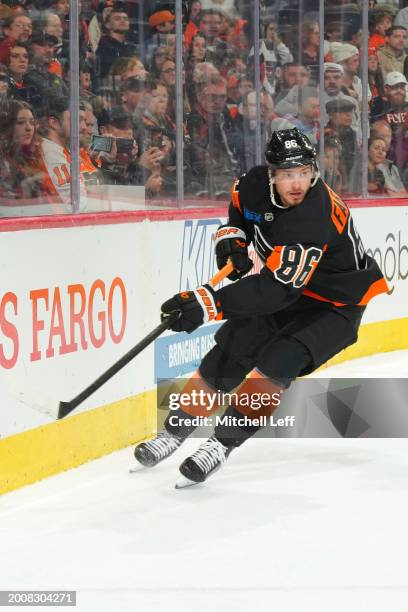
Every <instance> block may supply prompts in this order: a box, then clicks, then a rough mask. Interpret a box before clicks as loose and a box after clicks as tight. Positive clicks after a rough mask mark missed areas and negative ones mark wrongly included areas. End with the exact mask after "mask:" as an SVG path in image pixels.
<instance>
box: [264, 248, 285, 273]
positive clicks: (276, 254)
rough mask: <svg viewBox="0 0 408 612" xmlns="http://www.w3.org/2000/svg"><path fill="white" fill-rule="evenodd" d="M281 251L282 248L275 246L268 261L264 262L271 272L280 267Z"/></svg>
mask: <svg viewBox="0 0 408 612" xmlns="http://www.w3.org/2000/svg"><path fill="white" fill-rule="evenodd" d="M282 249H283V247H281V246H276V247H275V248H274V249H273V251H272V253H271V254H270V255H269V257H268V259H267V260H266V267H267V268H269V269H270V270H271V271H272V272H275V270H277V269H278V268H279V266H280V265H281V253H282Z"/></svg>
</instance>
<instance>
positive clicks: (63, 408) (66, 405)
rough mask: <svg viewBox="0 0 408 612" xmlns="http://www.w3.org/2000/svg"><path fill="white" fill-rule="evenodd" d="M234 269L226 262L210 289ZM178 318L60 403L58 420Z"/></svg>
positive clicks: (165, 323) (176, 314) (170, 318)
mask: <svg viewBox="0 0 408 612" xmlns="http://www.w3.org/2000/svg"><path fill="white" fill-rule="evenodd" d="M233 269H234V266H233V265H232V262H230V261H228V263H227V264H226V265H225V266H224V267H223V268H221V270H219V271H218V272H217V273H216V274H215V275H214V276H213V277H212V278H211V279H210V280H209V281H208V282H209V284H210V285H211V286H212V287H216V286H217V285H218V284H219V283H220V282H221V281H222V280H224V278H226V277H227V276H228V274H230V273H231V272H232V271H233ZM179 316H180V313H179V312H174V313H171V314H170V315H168V316H167V317H166V318H165V319H164V320H163V321H162V322H161V323H160V325H158V326H157V327H155V328H154V329H153V331H151V332H150V334H147V336H145V337H144V338H143V340H141V341H140V342H138V343H137V344H136V346H134V347H133V348H132V349H130V351H128V352H127V353H126V354H125V355H123V357H121V358H120V359H119V360H118V361H117V362H116V363H114V364H113V365H112V366H111V367H110V368H108V369H107V370H106V371H105V372H104V373H103V374H101V375H100V376H99V377H98V378H97V379H96V380H94V382H93V383H91V384H90V385H89V386H88V387H86V389H84V390H83V391H81V393H78V395H76V396H75V397H74V398H73V399H72V400H70V401H69V402H60V403H59V408H58V418H59V419H62V418H63V417H65V416H67V415H68V414H69V413H70V412H72V411H73V410H75V408H76V407H77V406H79V404H82V402H83V401H84V400H86V399H87V398H88V397H89V396H90V395H92V393H94V392H95V391H96V390H97V389H99V387H102V385H104V384H105V383H106V382H107V381H108V380H109V379H110V378H112V376H114V375H115V374H117V372H119V371H120V370H121V369H122V368H124V367H125V365H127V364H128V363H129V361H132V359H133V358H134V357H136V355H139V353H141V352H142V351H143V350H144V349H145V348H146V347H147V346H149V344H151V343H152V342H153V341H154V340H156V338H158V337H159V336H161V334H162V333H163V332H164V331H166V329H169V328H170V327H171V326H172V324H173V323H174V322H175V321H176V320H177V319H178V317H179Z"/></svg>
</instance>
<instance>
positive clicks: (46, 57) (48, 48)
mask: <svg viewBox="0 0 408 612" xmlns="http://www.w3.org/2000/svg"><path fill="white" fill-rule="evenodd" d="M57 44H58V39H57V38H56V37H55V36H51V35H50V34H46V33H44V32H41V31H37V32H34V33H33V36H32V38H31V46H30V66H29V70H28V72H27V74H26V77H25V83H26V87H27V88H28V89H30V92H31V93H30V96H31V104H33V105H34V107H36V108H39V107H40V106H41V105H43V104H44V101H45V100H46V99H47V98H48V97H49V96H59V97H62V98H66V97H68V95H69V92H68V87H67V85H66V84H65V82H64V81H63V79H61V78H60V77H59V76H58V75H57V74H55V73H51V72H49V64H50V62H51V60H52V59H53V57H54V47H55V45H57Z"/></svg>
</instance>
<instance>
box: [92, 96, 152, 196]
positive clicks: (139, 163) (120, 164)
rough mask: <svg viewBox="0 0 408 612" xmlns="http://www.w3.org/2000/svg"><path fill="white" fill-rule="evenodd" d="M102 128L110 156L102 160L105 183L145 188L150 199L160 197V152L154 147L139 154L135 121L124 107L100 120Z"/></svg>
mask: <svg viewBox="0 0 408 612" xmlns="http://www.w3.org/2000/svg"><path fill="white" fill-rule="evenodd" d="M99 128H100V133H101V135H102V136H105V137H106V138H107V139H108V141H107V146H104V148H105V150H106V152H108V153H109V155H104V156H101V159H100V161H101V170H102V172H103V174H104V180H105V182H107V183H109V184H112V185H144V186H145V189H146V197H153V196H155V195H157V194H158V193H159V192H160V190H161V187H162V178H161V168H160V161H161V159H162V152H161V151H160V149H158V148H156V147H151V148H150V149H148V150H146V151H144V152H143V153H142V154H141V155H139V147H138V144H137V141H136V139H135V138H134V134H133V126H132V122H131V119H130V118H129V115H128V114H127V113H126V112H125V111H124V110H123V108H121V107H115V108H113V109H112V111H110V112H105V113H104V114H103V116H102V117H100V118H99ZM91 146H92V145H91Z"/></svg>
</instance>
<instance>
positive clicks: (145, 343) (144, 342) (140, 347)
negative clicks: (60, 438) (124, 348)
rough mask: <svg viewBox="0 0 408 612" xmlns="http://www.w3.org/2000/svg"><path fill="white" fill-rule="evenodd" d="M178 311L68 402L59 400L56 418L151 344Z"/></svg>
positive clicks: (168, 325) (70, 409)
mask: <svg viewBox="0 0 408 612" xmlns="http://www.w3.org/2000/svg"><path fill="white" fill-rule="evenodd" d="M178 316H179V315H178V313H174V314H171V315H169V316H168V317H167V318H166V319H165V320H164V321H163V322H162V323H160V325H158V326H157V327H155V328H154V329H153V330H152V331H151V332H150V333H149V334H148V335H147V336H145V337H144V338H143V340H141V341H140V342H139V343H138V344H136V346H134V347H133V348H132V349H130V351H128V352H127V353H126V354H125V355H123V357H121V358H120V359H119V360H118V361H117V362H116V363H114V364H113V365H112V366H111V367H110V368H108V369H107V370H106V371H105V372H104V373H103V374H101V375H100V376H99V377H98V378H97V379H96V380H94V382H93V383H91V384H90V385H89V386H88V387H87V388H86V389H84V390H83V391H81V393H78V395H77V396H76V397H74V398H73V399H72V400H71V401H69V402H60V403H59V410H58V418H59V419H62V418H63V417H65V416H67V414H69V413H70V412H72V411H73V410H75V408H76V407H77V406H79V404H81V403H82V402H83V401H84V400H86V399H87V398H88V397H89V396H90V395H92V393H94V392H95V391H96V390H97V389H99V387H102V385H104V384H105V383H106V382H107V381H108V380H109V379H110V378H112V376H114V375H115V374H116V373H117V372H119V370H121V369H122V368H124V367H125V365H127V364H128V363H129V361H132V359H133V358H134V357H136V355H138V354H139V353H141V352H142V351H143V350H144V349H145V348H146V347H147V346H149V344H151V343H152V342H153V341H154V340H156V338H158V337H159V336H161V334H162V333H163V332H164V331H166V329H168V328H169V327H170V326H171V325H172V323H173V322H174V321H175V320H176V319H177V317H178Z"/></svg>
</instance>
